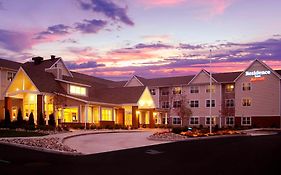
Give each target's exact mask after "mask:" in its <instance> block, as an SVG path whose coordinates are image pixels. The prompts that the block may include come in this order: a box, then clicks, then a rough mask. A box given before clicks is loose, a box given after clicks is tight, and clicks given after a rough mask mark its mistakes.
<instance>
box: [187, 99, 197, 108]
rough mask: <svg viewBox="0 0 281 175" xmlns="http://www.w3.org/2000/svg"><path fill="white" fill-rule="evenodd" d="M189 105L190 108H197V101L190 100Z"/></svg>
mask: <svg viewBox="0 0 281 175" xmlns="http://www.w3.org/2000/svg"><path fill="white" fill-rule="evenodd" d="M189 105H190V107H191V108H198V107H199V101H198V100H191V101H190V102H189Z"/></svg>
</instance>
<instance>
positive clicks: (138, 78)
mask: <svg viewBox="0 0 281 175" xmlns="http://www.w3.org/2000/svg"><path fill="white" fill-rule="evenodd" d="M133 79H136V80H137V81H138V82H139V84H140V85H141V86H144V84H143V81H144V78H142V77H139V76H136V75H134V76H132V77H131V78H130V79H129V80H128V81H127V82H126V84H125V85H124V87H127V85H128V84H129V83H130V82H131V81H132V80H133Z"/></svg>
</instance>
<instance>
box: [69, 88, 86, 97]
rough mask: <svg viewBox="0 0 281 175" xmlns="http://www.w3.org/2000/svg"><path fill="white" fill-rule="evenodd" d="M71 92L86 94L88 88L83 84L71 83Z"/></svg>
mask: <svg viewBox="0 0 281 175" xmlns="http://www.w3.org/2000/svg"><path fill="white" fill-rule="evenodd" d="M69 93H70V94H73V95H82V96H86V88H85V87H81V86H74V85H70V86H69Z"/></svg>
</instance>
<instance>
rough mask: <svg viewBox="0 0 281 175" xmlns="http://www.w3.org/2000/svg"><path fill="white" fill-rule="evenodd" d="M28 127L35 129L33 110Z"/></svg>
mask: <svg viewBox="0 0 281 175" xmlns="http://www.w3.org/2000/svg"><path fill="white" fill-rule="evenodd" d="M28 128H29V129H31V130H33V129H35V124H34V116H33V113H32V112H31V113H30V115H29V118H28Z"/></svg>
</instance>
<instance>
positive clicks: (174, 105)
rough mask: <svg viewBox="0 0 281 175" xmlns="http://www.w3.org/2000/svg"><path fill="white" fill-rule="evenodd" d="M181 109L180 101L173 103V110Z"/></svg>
mask: <svg viewBox="0 0 281 175" xmlns="http://www.w3.org/2000/svg"><path fill="white" fill-rule="evenodd" d="M180 107H181V101H174V102H173V108H180Z"/></svg>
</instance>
